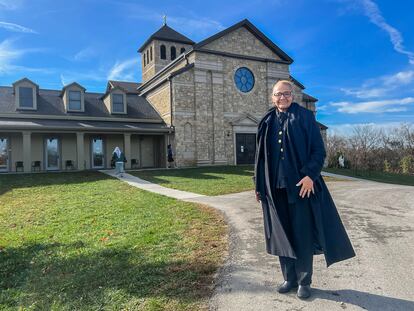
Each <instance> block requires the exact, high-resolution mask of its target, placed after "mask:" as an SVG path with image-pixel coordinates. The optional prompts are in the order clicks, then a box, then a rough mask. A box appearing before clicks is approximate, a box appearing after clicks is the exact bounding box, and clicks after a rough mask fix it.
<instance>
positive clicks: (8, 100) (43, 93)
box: [0, 86, 162, 122]
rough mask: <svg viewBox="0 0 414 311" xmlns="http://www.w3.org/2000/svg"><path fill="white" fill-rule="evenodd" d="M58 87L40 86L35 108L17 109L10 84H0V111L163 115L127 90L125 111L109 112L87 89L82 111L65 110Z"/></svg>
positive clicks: (97, 95)
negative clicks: (121, 112)
mask: <svg viewBox="0 0 414 311" xmlns="http://www.w3.org/2000/svg"><path fill="white" fill-rule="evenodd" d="M60 93H61V90H45V89H40V90H39V95H38V98H37V110H36V111H16V107H15V94H14V93H13V87H7V86H0V115H1V114H8V115H10V117H18V115H19V114H24V115H33V117H34V118H35V117H36V115H48V116H51V117H53V116H57V117H65V116H80V117H86V118H87V117H92V118H95V117H103V118H110V119H112V120H119V121H120V122H123V120H122V119H125V118H134V119H151V120H159V121H160V122H162V118H161V117H160V116H159V114H158V112H157V111H156V110H155V108H154V107H152V106H151V104H150V103H149V102H148V101H147V100H146V99H145V98H144V97H142V96H138V95H136V94H127V95H126V101H127V107H128V108H127V112H128V114H127V115H115V114H111V113H110V112H109V111H108V110H107V108H106V106H105V104H104V102H103V101H102V95H103V94H102V93H89V92H85V95H84V96H85V111H84V112H67V111H66V110H65V107H64V104H63V99H62V97H61V96H60Z"/></svg>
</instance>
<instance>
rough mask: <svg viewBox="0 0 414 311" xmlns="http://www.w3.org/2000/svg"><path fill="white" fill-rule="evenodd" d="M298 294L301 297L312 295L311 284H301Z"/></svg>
mask: <svg viewBox="0 0 414 311" xmlns="http://www.w3.org/2000/svg"><path fill="white" fill-rule="evenodd" d="M297 296H298V298H300V299H306V298H309V297H310V296H311V290H310V286H309V285H299V288H298V293H297Z"/></svg>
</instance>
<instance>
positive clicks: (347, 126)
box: [327, 122, 403, 136]
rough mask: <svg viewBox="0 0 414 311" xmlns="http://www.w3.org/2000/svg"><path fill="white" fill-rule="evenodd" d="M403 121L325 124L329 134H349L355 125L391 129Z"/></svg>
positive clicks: (397, 126)
mask: <svg viewBox="0 0 414 311" xmlns="http://www.w3.org/2000/svg"><path fill="white" fill-rule="evenodd" d="M402 124H403V122H378V123H373V122H367V123H335V124H327V126H328V128H329V133H330V135H341V136H342V135H344V136H350V135H352V134H353V133H354V128H355V127H361V126H370V127H372V128H374V129H377V130H384V131H392V130H395V129H397V128H400V127H401V125H402Z"/></svg>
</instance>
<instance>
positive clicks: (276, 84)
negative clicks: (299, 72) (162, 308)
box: [273, 80, 293, 92]
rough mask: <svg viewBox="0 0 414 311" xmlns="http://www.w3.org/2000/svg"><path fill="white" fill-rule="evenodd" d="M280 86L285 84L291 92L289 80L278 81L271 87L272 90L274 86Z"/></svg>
mask: <svg viewBox="0 0 414 311" xmlns="http://www.w3.org/2000/svg"><path fill="white" fill-rule="evenodd" d="M280 84H286V85H289V87H290V90H291V91H292V92H293V83H292V82H290V81H289V80H279V81H277V82H276V83H275V84H274V85H273V89H275V87H276V86H278V85H280Z"/></svg>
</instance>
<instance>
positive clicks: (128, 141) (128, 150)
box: [124, 133, 131, 169]
mask: <svg viewBox="0 0 414 311" xmlns="http://www.w3.org/2000/svg"><path fill="white" fill-rule="evenodd" d="M124 155H125V157H126V159H127V163H125V169H130V168H131V134H129V133H128V134H127V133H125V134H124Z"/></svg>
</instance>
